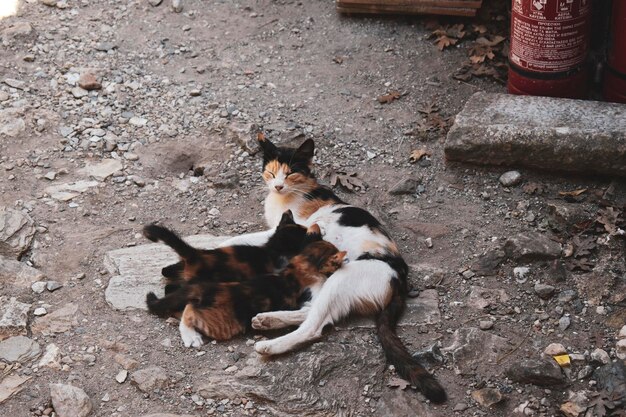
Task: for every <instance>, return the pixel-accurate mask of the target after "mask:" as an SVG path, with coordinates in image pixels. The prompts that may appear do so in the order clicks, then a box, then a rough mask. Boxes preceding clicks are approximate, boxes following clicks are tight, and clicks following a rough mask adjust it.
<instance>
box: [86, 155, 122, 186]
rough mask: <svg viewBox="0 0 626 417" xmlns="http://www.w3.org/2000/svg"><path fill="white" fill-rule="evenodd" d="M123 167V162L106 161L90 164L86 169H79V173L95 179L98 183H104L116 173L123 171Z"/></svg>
mask: <svg viewBox="0 0 626 417" xmlns="http://www.w3.org/2000/svg"><path fill="white" fill-rule="evenodd" d="M123 167H124V166H123V165H122V161H120V160H118V159H105V160H103V161H102V162H98V163H88V164H87V165H85V167H84V168H81V169H79V170H78V173H79V174H81V175H86V176H89V177H92V178H95V179H96V180H98V181H104V180H106V179H107V178H109V177H110V176H111V175H113V174H115V173H116V172H118V171H121V170H122V168H123Z"/></svg>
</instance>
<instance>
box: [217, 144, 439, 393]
mask: <svg viewBox="0 0 626 417" xmlns="http://www.w3.org/2000/svg"><path fill="white" fill-rule="evenodd" d="M258 140H259V145H260V146H261V149H262V150H263V174H262V176H263V179H264V180H265V183H266V185H267V187H268V189H269V192H268V195H267V197H266V199H265V219H266V221H267V223H268V225H269V226H270V228H271V229H270V230H267V231H265V232H258V233H251V234H246V235H242V236H238V237H235V238H232V239H229V240H228V241H226V242H225V243H224V244H225V245H233V244H249V245H263V244H264V243H265V242H267V240H268V238H269V237H270V236H272V234H273V233H274V228H275V227H276V226H277V225H278V223H279V220H280V217H281V213H283V212H284V211H285V210H288V209H290V210H292V212H293V213H294V218H295V221H296V222H297V223H298V224H303V225H305V226H308V225H312V224H314V223H316V224H318V225H319V226H320V227H321V229H322V233H323V236H324V239H325V240H327V241H329V242H331V243H333V244H334V245H335V246H337V247H338V248H339V250H342V251H347V259H349V261H350V263H348V264H346V265H345V266H344V267H343V268H341V269H339V270H338V271H336V272H335V273H334V274H333V275H331V276H330V277H329V278H328V280H327V281H326V283H325V284H324V286H323V287H322V289H321V290H320V291H319V292H318V293H317V294H314V296H313V298H312V300H311V303H310V306H308V305H307V306H304V307H302V308H301V309H300V310H296V311H272V312H267V313H261V314H258V315H257V316H255V317H254V318H253V320H252V326H253V327H254V328H257V329H270V328H281V327H286V326H289V325H294V324H299V325H300V326H299V327H298V329H296V330H295V331H293V332H291V333H288V334H286V335H284V336H281V337H278V338H276V339H272V340H265V341H259V342H257V343H256V344H255V349H256V350H257V352H259V353H261V354H263V355H277V354H281V353H285V352H288V351H290V350H293V349H295V348H296V347H298V346H300V345H302V344H304V343H307V342H311V341H313V340H315V339H317V338H319V336H320V335H321V334H322V329H323V328H324V326H326V325H327V324H333V323H335V322H337V321H338V320H340V319H342V318H344V317H346V316H348V315H349V314H351V313H361V314H375V315H376V329H377V333H378V338H379V340H380V342H381V344H382V347H383V350H384V352H385V356H386V358H387V360H388V361H389V362H390V363H392V364H393V365H394V367H395V368H396V371H397V372H398V374H399V375H400V376H402V377H403V378H405V379H407V380H408V381H409V382H410V383H411V385H414V386H416V387H417V388H418V389H419V390H420V391H421V392H422V393H423V394H424V395H425V396H426V397H427V398H428V399H430V400H431V401H433V402H436V403H440V402H444V401H446V392H445V390H444V389H443V388H442V386H441V385H440V384H439V383H438V382H437V380H436V379H435V378H434V377H433V376H432V375H431V374H430V373H428V371H426V369H424V367H423V366H422V365H421V364H420V363H419V362H418V361H417V360H415V359H414V358H413V357H412V356H411V354H410V353H409V352H408V350H407V349H406V347H405V346H404V345H403V343H402V341H401V340H400V338H399V337H398V335H397V334H396V324H397V322H398V320H399V319H400V316H401V315H402V312H403V311H404V307H405V304H406V295H407V278H408V270H409V269H408V266H407V264H406V262H405V261H404V259H403V258H402V255H401V254H400V251H399V249H398V247H397V245H396V244H395V243H394V241H393V240H392V238H391V236H390V235H389V233H387V231H386V230H385V229H384V227H383V226H382V225H381V223H380V222H379V221H378V220H377V219H376V218H375V217H374V216H372V215H371V214H370V213H369V212H368V211H367V210H364V209H362V208H359V207H355V206H351V205H349V204H347V203H345V202H343V201H342V200H341V199H340V198H339V197H337V196H336V195H335V194H334V193H333V191H332V190H331V189H329V188H327V187H324V186H322V185H320V184H319V183H318V182H317V180H316V179H315V176H314V174H313V172H312V161H313V153H314V148H315V145H314V143H313V141H312V140H311V139H309V140H306V141H305V142H304V143H302V145H300V147H298V148H296V149H293V148H285V147H277V146H276V145H274V144H273V143H271V142H270V141H269V140H268V139H266V138H265V136H264V135H262V134H260V135H259V136H258Z"/></svg>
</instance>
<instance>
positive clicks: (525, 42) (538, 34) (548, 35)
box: [508, 0, 621, 98]
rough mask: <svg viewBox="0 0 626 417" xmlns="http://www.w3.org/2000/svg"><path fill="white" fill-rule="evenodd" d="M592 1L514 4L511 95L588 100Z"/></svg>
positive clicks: (515, 0)
mask: <svg viewBox="0 0 626 417" xmlns="http://www.w3.org/2000/svg"><path fill="white" fill-rule="evenodd" d="M591 1H592V0H513V6H512V9H511V47H510V50H509V83H508V89H509V92H510V93H512V94H527V95H536V96H549V97H568V98H584V97H586V96H587V90H588V84H589V69H588V62H587V55H588V52H589V43H590V42H589V38H590V32H589V30H590V26H591ZM620 1H621V0H620Z"/></svg>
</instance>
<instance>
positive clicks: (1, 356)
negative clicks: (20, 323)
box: [0, 336, 41, 362]
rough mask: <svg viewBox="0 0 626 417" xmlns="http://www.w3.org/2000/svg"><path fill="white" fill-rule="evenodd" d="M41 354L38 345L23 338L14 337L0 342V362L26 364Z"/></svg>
mask: <svg viewBox="0 0 626 417" xmlns="http://www.w3.org/2000/svg"><path fill="white" fill-rule="evenodd" d="M40 353H41V348H40V347H39V343H37V342H35V341H34V340H32V339H29V338H28V337H25V336H14V337H10V338H8V339H6V340H3V341H2V342H0V360H3V361H7V362H26V361H29V360H31V359H34V358H36V357H37V356H39V354H40Z"/></svg>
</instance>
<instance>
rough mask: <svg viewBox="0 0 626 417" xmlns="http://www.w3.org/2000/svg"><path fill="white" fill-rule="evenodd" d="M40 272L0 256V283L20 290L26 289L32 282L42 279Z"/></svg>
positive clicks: (22, 263) (42, 275)
mask: <svg viewBox="0 0 626 417" xmlns="http://www.w3.org/2000/svg"><path fill="white" fill-rule="evenodd" d="M44 277H45V275H44V274H42V273H41V271H39V270H37V269H35V268H33V267H32V266H28V265H26V264H25V263H24V262H20V261H16V260H14V259H7V258H5V257H3V256H0V282H1V283H5V284H9V285H13V286H16V287H21V288H28V287H30V286H31V284H32V283H33V282H36V281H40V280H42V279H44Z"/></svg>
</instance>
